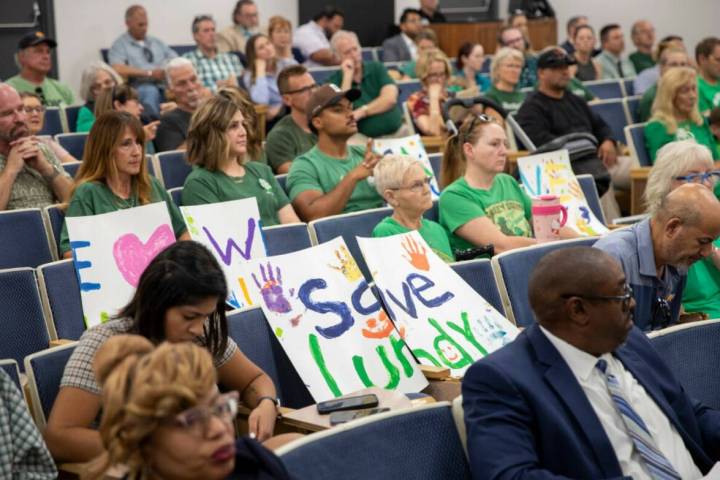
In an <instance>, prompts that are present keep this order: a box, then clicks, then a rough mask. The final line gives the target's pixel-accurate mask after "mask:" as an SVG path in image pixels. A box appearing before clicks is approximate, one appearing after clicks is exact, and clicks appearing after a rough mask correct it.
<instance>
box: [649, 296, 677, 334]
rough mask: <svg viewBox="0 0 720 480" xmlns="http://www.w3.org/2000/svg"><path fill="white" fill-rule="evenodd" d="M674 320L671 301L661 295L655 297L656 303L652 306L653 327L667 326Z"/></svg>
mask: <svg viewBox="0 0 720 480" xmlns="http://www.w3.org/2000/svg"><path fill="white" fill-rule="evenodd" d="M670 320H672V310H671V309H670V303H669V302H668V301H667V300H665V299H664V298H663V297H661V296H660V295H658V296H656V297H655V303H653V308H652V318H651V319H650V322H651V327H650V328H651V329H652V330H658V329H661V328H665V327H667V326H668V325H670Z"/></svg>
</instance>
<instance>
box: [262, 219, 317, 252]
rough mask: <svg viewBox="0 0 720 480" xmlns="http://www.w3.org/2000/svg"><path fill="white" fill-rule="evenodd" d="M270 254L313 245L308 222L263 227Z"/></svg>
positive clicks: (294, 250)
mask: <svg viewBox="0 0 720 480" xmlns="http://www.w3.org/2000/svg"><path fill="white" fill-rule="evenodd" d="M262 235H263V239H264V240H265V250H267V254H268V255H271V256H272V255H283V254H285V253H291V252H297V251H298V250H304V249H306V248H310V247H311V246H312V242H311V241H310V233H309V232H308V228H307V224H306V223H290V224H287V225H273V226H272V227H265V228H263V229H262Z"/></svg>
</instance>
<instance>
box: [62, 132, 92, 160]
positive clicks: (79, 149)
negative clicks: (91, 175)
mask: <svg viewBox="0 0 720 480" xmlns="http://www.w3.org/2000/svg"><path fill="white" fill-rule="evenodd" d="M87 137H88V134H87V133H60V134H58V135H55V141H56V142H58V143H59V144H60V146H61V147H63V148H64V149H65V150H67V151H68V153H69V154H70V155H72V156H73V157H75V159H77V160H81V159H82V158H83V152H84V151H85V142H87Z"/></svg>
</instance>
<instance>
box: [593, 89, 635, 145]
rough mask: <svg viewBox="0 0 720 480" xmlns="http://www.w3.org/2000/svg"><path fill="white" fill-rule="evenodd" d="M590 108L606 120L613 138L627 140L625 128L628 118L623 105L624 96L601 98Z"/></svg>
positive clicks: (617, 140)
mask: <svg viewBox="0 0 720 480" xmlns="http://www.w3.org/2000/svg"><path fill="white" fill-rule="evenodd" d="M590 110H592V111H593V112H595V113H596V114H598V115H599V116H600V118H602V119H603V120H605V123H607V125H608V127H610V132H611V138H612V139H613V140H615V141H616V142H625V133H624V131H623V129H624V128H625V127H626V126H627V124H628V119H627V116H626V115H625V106H624V105H623V99H622V98H615V99H612V100H600V101H599V102H597V103H593V104H591V105H590Z"/></svg>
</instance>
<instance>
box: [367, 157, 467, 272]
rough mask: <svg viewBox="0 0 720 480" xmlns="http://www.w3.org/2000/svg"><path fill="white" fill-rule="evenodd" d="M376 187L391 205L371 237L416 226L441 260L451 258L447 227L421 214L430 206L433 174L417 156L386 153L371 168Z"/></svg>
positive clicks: (407, 229) (414, 228) (389, 234)
mask: <svg viewBox="0 0 720 480" xmlns="http://www.w3.org/2000/svg"><path fill="white" fill-rule="evenodd" d="M373 176H374V178H375V188H376V189H377V191H378V193H380V195H381V196H382V197H383V198H384V199H385V201H386V202H387V203H388V205H390V206H391V207H393V214H392V215H391V216H389V217H385V218H384V219H382V220H381V221H380V223H378V224H377V225H376V226H375V228H374V229H373V232H372V236H373V237H389V236H391V235H397V234H400V233H407V232H410V231H412V230H417V232H418V233H419V234H420V236H421V237H423V239H424V240H425V241H426V242H427V244H428V245H429V246H430V248H432V250H433V251H434V252H435V253H436V254H437V255H438V256H439V257H440V258H442V259H443V260H444V261H446V262H454V261H455V255H454V254H453V251H452V248H451V247H450V238H449V236H448V233H447V230H445V229H444V228H443V227H442V226H441V225H440V224H439V223H436V222H433V221H432V220H428V219H426V218H423V214H424V213H425V212H426V211H428V210H429V209H430V208H432V195H431V192H430V181H431V180H432V176H431V175H430V174H429V173H428V172H427V171H426V170H425V168H424V167H423V165H422V163H420V161H419V160H417V159H415V158H413V157H410V156H408V155H386V156H385V157H383V158H382V159H381V160H380V161H379V162H378V164H377V165H376V166H375V170H374V171H373Z"/></svg>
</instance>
